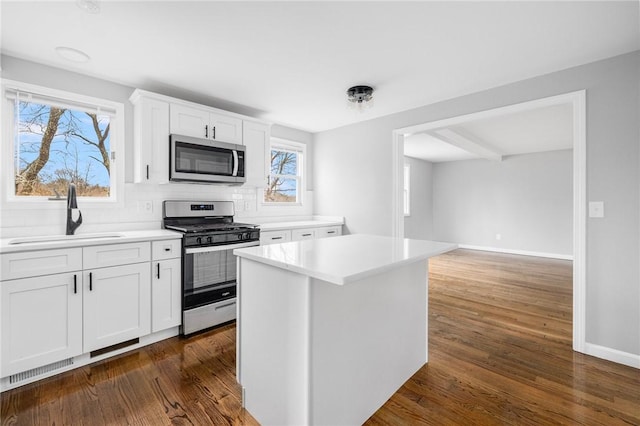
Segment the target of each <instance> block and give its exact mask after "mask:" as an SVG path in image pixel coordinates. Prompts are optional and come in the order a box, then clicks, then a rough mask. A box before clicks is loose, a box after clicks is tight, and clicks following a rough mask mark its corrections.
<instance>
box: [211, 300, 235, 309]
mask: <svg viewBox="0 0 640 426" xmlns="http://www.w3.org/2000/svg"><path fill="white" fill-rule="evenodd" d="M235 304H236V302H231V303H226V304H224V305H220V306H216V309H215V310H216V311H217V310H218V309H222V308H228V307H229V306H233V305H235Z"/></svg>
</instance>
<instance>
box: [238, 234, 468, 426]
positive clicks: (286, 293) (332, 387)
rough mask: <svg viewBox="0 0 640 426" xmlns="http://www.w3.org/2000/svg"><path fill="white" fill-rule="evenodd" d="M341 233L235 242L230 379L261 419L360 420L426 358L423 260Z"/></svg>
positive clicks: (413, 243)
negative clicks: (235, 381)
mask: <svg viewBox="0 0 640 426" xmlns="http://www.w3.org/2000/svg"><path fill="white" fill-rule="evenodd" d="M455 248H456V246H455V245H454V244H448V243H440V242H434V241H421V240H409V239H401V238H391V237H383V236H373V235H362V234H357V235H346V236H340V237H334V238H326V239H318V240H305V241H297V242H288V243H282V244H272V245H267V246H259V247H250V248H244V249H237V250H235V251H234V254H236V255H237V256H238V324H237V333H238V336H237V345H238V347H237V366H236V367H237V379H238V382H239V383H240V384H241V386H242V389H243V405H244V406H245V408H246V409H247V410H248V411H249V412H250V413H251V414H252V415H253V416H254V417H255V418H256V419H257V420H258V421H259V422H260V423H261V424H264V425H270V424H273V425H276V424H277V425H324V424H332V425H352V424H362V423H363V422H364V421H365V420H366V419H367V418H369V416H371V415H372V414H373V413H374V412H375V411H376V410H377V409H378V408H379V407H380V406H382V405H383V404H384V403H385V401H386V400H387V399H388V398H389V397H390V396H391V395H393V393H394V392H395V391H396V390H397V389H398V388H400V386H402V384H403V383H404V382H405V381H406V380H407V379H409V377H411V376H412V375H413V374H414V373H415V372H416V371H417V370H418V369H419V368H420V367H422V366H423V365H424V364H425V363H426V362H427V261H428V258H429V257H433V256H436V255H438V254H442V253H444V252H447V251H450V250H453V249H455Z"/></svg>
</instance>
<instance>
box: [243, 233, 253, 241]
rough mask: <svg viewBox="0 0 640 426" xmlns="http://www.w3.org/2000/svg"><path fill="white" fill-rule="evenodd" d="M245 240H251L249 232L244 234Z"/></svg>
mask: <svg viewBox="0 0 640 426" xmlns="http://www.w3.org/2000/svg"><path fill="white" fill-rule="evenodd" d="M244 239H245V240H250V239H251V232H247V233H245V234H244Z"/></svg>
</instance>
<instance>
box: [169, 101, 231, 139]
mask: <svg viewBox="0 0 640 426" xmlns="http://www.w3.org/2000/svg"><path fill="white" fill-rule="evenodd" d="M169 123H170V127H169V129H170V133H174V134H178V135H186V136H193V137H196V138H204V139H212V140H218V141H222V142H229V143H236V144H242V120H241V119H240V118H237V117H232V116H228V115H224V114H218V113H214V112H211V111H210V110H207V109H200V108H194V107H191V106H186V105H182V104H175V103H172V104H171V107H170V119H169Z"/></svg>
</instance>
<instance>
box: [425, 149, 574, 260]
mask: <svg viewBox="0 0 640 426" xmlns="http://www.w3.org/2000/svg"><path fill="white" fill-rule="evenodd" d="M572 180H573V151H572V150H562V151H551V152H543V153H536V154H527V155H513V156H508V157H505V158H504V160H503V161H502V162H497V161H489V160H467V161H452V162H444V163H435V164H434V166H433V207H434V213H433V222H434V238H435V239H436V240H438V241H449V242H455V243H458V244H465V245H471V246H478V247H486V248H495V249H507V250H515V251H525V252H533V253H540V254H547V255H563V256H571V255H572V254H573V220H572V219H573V185H572ZM496 234H500V236H501V239H500V240H498V239H497V238H496Z"/></svg>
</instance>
